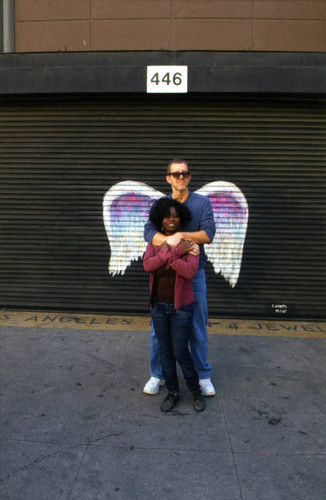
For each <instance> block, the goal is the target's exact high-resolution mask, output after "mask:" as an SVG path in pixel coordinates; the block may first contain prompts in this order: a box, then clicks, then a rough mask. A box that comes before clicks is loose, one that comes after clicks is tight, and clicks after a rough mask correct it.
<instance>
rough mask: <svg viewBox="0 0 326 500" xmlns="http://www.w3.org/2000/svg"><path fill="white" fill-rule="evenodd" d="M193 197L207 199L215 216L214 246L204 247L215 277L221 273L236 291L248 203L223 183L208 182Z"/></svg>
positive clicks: (232, 185)
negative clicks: (198, 195)
mask: <svg viewBox="0 0 326 500" xmlns="http://www.w3.org/2000/svg"><path fill="white" fill-rule="evenodd" d="M196 193H198V194H201V195H204V196H208V198H209V199H210V200H211V203H212V207H213V212H214V219H215V225H216V234H215V238H214V240H213V242H212V243H211V244H210V245H205V252H206V255H207V258H208V259H209V260H210V261H211V263H212V264H213V268H214V271H215V273H216V274H218V273H221V275H222V276H223V277H224V278H225V279H226V281H228V282H229V284H230V285H231V286H232V287H235V285H236V284H237V281H238V278H239V274H240V268H241V261H242V253H243V246H244V242H245V238H246V233H247V226H248V216H249V210H248V203H247V200H246V198H245V196H244V194H243V193H242V191H241V190H240V189H239V188H238V187H237V186H236V185H235V184H232V183H231V182H224V181H215V182H210V183H208V184H206V185H205V186H203V187H202V188H200V189H198V191H196Z"/></svg>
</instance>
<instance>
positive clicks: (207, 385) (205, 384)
mask: <svg viewBox="0 0 326 500" xmlns="http://www.w3.org/2000/svg"><path fill="white" fill-rule="evenodd" d="M199 385H200V389H201V393H202V395H203V396H215V394H216V391H215V387H214V386H213V384H212V382H211V379H210V378H201V379H199Z"/></svg>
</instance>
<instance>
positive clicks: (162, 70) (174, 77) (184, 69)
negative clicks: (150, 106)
mask: <svg viewBox="0 0 326 500" xmlns="http://www.w3.org/2000/svg"><path fill="white" fill-rule="evenodd" d="M187 92H188V66H147V93H157V94H163V93H171V94H176V93H183V94H185V93H187Z"/></svg>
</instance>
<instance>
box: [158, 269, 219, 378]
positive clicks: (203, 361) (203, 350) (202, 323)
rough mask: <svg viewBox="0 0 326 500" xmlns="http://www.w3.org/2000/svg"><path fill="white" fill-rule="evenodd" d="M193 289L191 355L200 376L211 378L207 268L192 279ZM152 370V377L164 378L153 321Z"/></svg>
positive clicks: (200, 270)
mask: <svg viewBox="0 0 326 500" xmlns="http://www.w3.org/2000/svg"><path fill="white" fill-rule="evenodd" d="M192 289H193V294H194V298H195V302H194V303H193V321H192V329H191V333H190V338H189V341H190V350H191V356H192V359H193V361H194V363H195V367H196V370H197V372H198V375H199V378H200V379H204V378H210V376H211V371H212V367H211V366H210V365H209V364H208V363H207V350H208V335H207V326H206V325H207V320H208V311H207V299H206V279H205V270H204V268H203V267H201V268H199V269H198V271H197V273H196V275H195V276H194V278H193V279H192ZM149 349H150V372H151V376H152V377H157V378H160V379H161V378H162V369H161V357H160V348H159V345H158V341H157V337H156V334H155V327H154V325H153V321H152V328H151V339H150V346H149Z"/></svg>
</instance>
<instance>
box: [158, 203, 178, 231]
mask: <svg viewBox="0 0 326 500" xmlns="http://www.w3.org/2000/svg"><path fill="white" fill-rule="evenodd" d="M162 226H163V228H164V233H165V234H166V235H167V236H169V235H171V234H174V233H176V232H177V231H178V230H179V229H180V217H179V215H178V213H177V211H176V209H175V208H174V207H170V216H169V217H163V219H162Z"/></svg>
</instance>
